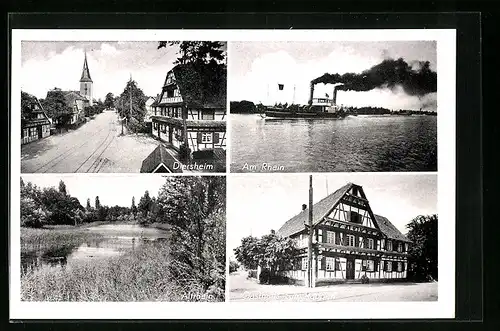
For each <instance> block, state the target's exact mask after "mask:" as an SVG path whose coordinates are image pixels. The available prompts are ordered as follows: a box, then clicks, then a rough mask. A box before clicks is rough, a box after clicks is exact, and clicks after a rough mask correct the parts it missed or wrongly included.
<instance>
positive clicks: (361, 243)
mask: <svg viewBox="0 0 500 331" xmlns="http://www.w3.org/2000/svg"><path fill="white" fill-rule="evenodd" d="M365 240H366V239H365V238H363V237H359V243H358V245H359V247H360V248H365Z"/></svg>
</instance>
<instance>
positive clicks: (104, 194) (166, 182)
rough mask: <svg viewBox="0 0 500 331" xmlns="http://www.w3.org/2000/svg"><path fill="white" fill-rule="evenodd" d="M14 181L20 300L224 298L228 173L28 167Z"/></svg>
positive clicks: (130, 300) (175, 299)
mask: <svg viewBox="0 0 500 331" xmlns="http://www.w3.org/2000/svg"><path fill="white" fill-rule="evenodd" d="M20 185H21V186H20V188H21V196H20V208H21V211H20V219H18V220H17V222H18V224H17V226H20V244H21V265H20V266H17V267H18V268H19V267H20V268H21V277H20V283H21V284H20V286H21V292H20V297H21V298H20V299H21V301H35V302H48V301H64V302H88V301H92V302H96V301H98V302H110V301H111V302H144V301H188V302H194V301H196V302H198V301H204V302H220V301H224V300H225V279H226V278H225V276H226V245H225V243H226V217H225V204H226V191H225V187H226V179H225V177H222V176H170V177H166V176H165V177H162V176H161V175H150V176H147V175H146V176H144V175H143V176H140V175H136V176H116V177H102V176H95V175H94V176H93V175H88V176H85V177H83V176H74V175H69V176H58V175H26V176H22V177H21V183H20ZM13 222H14V220H13Z"/></svg>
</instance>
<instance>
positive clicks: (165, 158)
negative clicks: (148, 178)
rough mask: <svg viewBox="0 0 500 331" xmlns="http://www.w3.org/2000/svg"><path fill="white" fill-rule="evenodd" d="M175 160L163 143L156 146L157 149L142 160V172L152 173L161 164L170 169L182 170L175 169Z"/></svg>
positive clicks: (173, 170) (177, 171)
mask: <svg viewBox="0 0 500 331" xmlns="http://www.w3.org/2000/svg"><path fill="white" fill-rule="evenodd" d="M174 162H176V160H175V159H174V158H173V156H172V155H170V153H168V151H167V149H166V148H165V147H163V146H162V145H161V144H159V145H158V147H156V148H155V150H154V151H153V152H152V153H151V154H149V155H148V157H147V158H146V159H144V161H142V166H141V172H142V173H151V172H153V171H154V170H155V169H156V168H158V166H159V165H160V164H163V165H164V166H166V167H167V168H168V169H169V170H170V171H172V172H176V173H180V172H182V170H181V169H180V168H179V169H174Z"/></svg>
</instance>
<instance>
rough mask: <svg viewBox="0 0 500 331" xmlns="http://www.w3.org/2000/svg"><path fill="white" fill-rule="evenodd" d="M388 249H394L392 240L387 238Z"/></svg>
mask: <svg viewBox="0 0 500 331" xmlns="http://www.w3.org/2000/svg"><path fill="white" fill-rule="evenodd" d="M387 250H388V251H392V241H390V240H387Z"/></svg>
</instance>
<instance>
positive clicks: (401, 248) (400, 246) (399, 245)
mask: <svg viewBox="0 0 500 331" xmlns="http://www.w3.org/2000/svg"><path fill="white" fill-rule="evenodd" d="M402 251H403V244H401V243H398V252H402Z"/></svg>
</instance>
